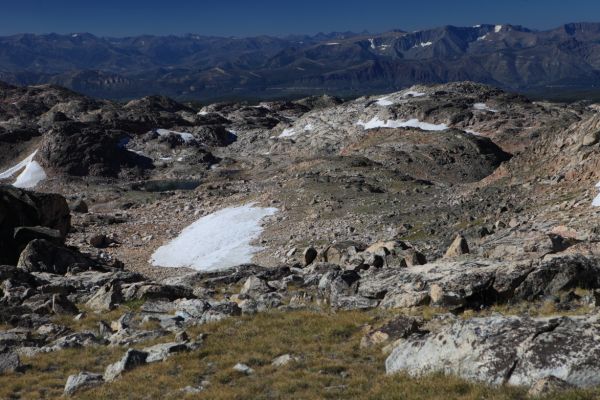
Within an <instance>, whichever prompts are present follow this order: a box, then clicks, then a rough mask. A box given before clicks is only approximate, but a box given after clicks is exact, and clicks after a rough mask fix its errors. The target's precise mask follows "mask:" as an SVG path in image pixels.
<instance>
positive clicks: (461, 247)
mask: <svg viewBox="0 0 600 400" xmlns="http://www.w3.org/2000/svg"><path fill="white" fill-rule="evenodd" d="M468 253H469V245H468V244H467V239H465V237H464V236H463V235H456V237H455V238H454V241H453V242H452V244H450V247H448V250H446V254H445V255H444V257H445V258H451V257H458V256H461V255H463V254H468Z"/></svg>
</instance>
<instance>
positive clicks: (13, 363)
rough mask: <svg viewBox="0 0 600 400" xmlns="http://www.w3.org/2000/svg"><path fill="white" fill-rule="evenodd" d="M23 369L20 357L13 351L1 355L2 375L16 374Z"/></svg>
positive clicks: (0, 372) (0, 367)
mask: <svg viewBox="0 0 600 400" xmlns="http://www.w3.org/2000/svg"><path fill="white" fill-rule="evenodd" d="M20 368H21V360H20V359H19V355H18V354H17V353H14V352H12V351H5V352H3V353H0V374H5V373H7V372H16V371H18V370H19V369H20Z"/></svg>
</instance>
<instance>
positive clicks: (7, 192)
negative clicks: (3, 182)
mask: <svg viewBox="0 0 600 400" xmlns="http://www.w3.org/2000/svg"><path fill="white" fill-rule="evenodd" d="M70 222H71V214H70V211H69V207H68V205H67V202H66V200H65V198H64V197H62V196H60V195H57V194H46V193H34V192H29V191H25V190H20V189H16V188H13V187H8V186H0V264H12V265H15V264H16V262H17V260H18V258H19V254H20V252H21V251H22V250H23V249H24V248H25V246H26V245H27V242H28V241H29V240H31V239H32V238H33V236H31V235H29V236H27V238H26V239H27V241H26V242H19V241H18V239H19V236H15V233H16V229H17V228H19V227H40V226H41V227H46V228H50V229H53V230H56V232H57V237H59V238H60V240H61V241H64V238H65V236H66V235H67V233H68V232H69V229H70V226H71V224H70Z"/></svg>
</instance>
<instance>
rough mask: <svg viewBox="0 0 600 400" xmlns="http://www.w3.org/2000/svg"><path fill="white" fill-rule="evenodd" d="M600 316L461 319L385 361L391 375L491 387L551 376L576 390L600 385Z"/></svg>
mask: <svg viewBox="0 0 600 400" xmlns="http://www.w3.org/2000/svg"><path fill="white" fill-rule="evenodd" d="M599 330H600V321H599V317H598V316H584V317H572V318H567V317H563V318H536V319H532V318H529V317H505V316H500V315H496V316H492V317H486V318H473V319H469V320H457V321H456V322H454V323H453V324H452V325H450V326H448V327H445V328H442V329H441V330H439V331H438V332H435V333H431V334H427V335H424V336H411V337H409V338H408V339H405V340H404V341H402V342H401V343H400V344H399V345H398V346H397V347H396V348H395V349H394V350H393V351H392V353H391V354H390V356H389V357H388V358H387V360H386V362H385V366H386V371H387V373H388V374H390V373H394V372H398V371H405V372H407V373H408V374H410V375H412V376H419V375H423V374H427V373H432V372H443V373H446V374H453V375H458V376H461V377H462V378H465V379H469V380H473V381H479V382H485V383H488V384H493V385H500V384H511V385H525V386H531V385H533V384H534V383H536V382H537V381H539V380H540V379H544V378H548V377H550V376H553V377H556V378H559V379H562V380H563V381H565V382H567V383H568V384H570V385H574V386H577V387H583V388H587V387H593V386H597V385H599V384H600V345H599V344H598V343H599V342H598V332H599Z"/></svg>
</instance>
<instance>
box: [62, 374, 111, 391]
mask: <svg viewBox="0 0 600 400" xmlns="http://www.w3.org/2000/svg"><path fill="white" fill-rule="evenodd" d="M103 383H104V379H103V378H102V375H100V374H93V373H91V372H80V373H78V374H77V375H70V376H69V377H68V378H67V383H66V384H65V390H64V394H65V396H70V395H72V394H74V393H75V392H77V391H80V390H85V389H89V388H92V387H94V386H99V385H101V384H103Z"/></svg>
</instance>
